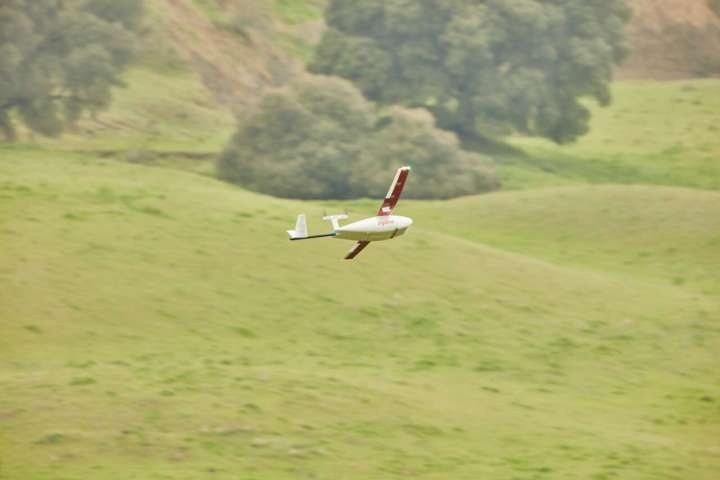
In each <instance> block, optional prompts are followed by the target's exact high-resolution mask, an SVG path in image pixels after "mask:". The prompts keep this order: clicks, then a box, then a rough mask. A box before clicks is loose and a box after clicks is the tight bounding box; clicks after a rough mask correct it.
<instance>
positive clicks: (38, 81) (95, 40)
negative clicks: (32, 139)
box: [0, 0, 143, 138]
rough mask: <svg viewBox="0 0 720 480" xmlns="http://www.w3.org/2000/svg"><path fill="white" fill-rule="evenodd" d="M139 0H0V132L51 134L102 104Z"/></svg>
mask: <svg viewBox="0 0 720 480" xmlns="http://www.w3.org/2000/svg"><path fill="white" fill-rule="evenodd" d="M142 13H143V8H142V0H123V1H122V2H116V1H111V0H3V2H2V4H0V130H2V131H3V133H4V134H5V136H6V137H7V138H12V137H13V136H14V132H15V128H14V125H13V121H14V120H15V121H21V122H22V123H24V124H25V125H26V126H27V127H28V128H29V129H31V130H33V131H35V132H38V133H40V134H43V135H57V134H59V133H60V132H61V131H62V130H63V129H64V128H65V127H66V126H67V125H68V124H71V123H73V122H74V121H76V120H77V119H78V118H79V117H80V115H81V114H82V113H83V112H85V111H98V110H101V109H103V108H105V107H107V106H108V105H109V103H110V101H111V99H112V92H111V89H112V87H115V86H119V85H121V84H122V82H121V81H120V79H119V75H120V74H121V73H122V71H123V69H124V68H125V67H126V66H127V65H128V63H129V62H130V60H131V58H132V54H133V50H134V44H135V42H134V33H135V32H136V31H137V29H138V28H139V25H140V19H141V15H142Z"/></svg>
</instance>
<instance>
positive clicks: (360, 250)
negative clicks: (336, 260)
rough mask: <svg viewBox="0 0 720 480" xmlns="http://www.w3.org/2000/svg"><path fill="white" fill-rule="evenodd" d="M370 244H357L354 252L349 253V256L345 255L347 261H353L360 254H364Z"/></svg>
mask: <svg viewBox="0 0 720 480" xmlns="http://www.w3.org/2000/svg"><path fill="white" fill-rule="evenodd" d="M369 244H370V242H363V241H360V242H357V243H356V244H355V246H353V248H352V250H350V251H349V252H348V254H347V255H345V260H352V259H353V258H355V257H356V256H357V254H358V253H360V252H362V251H363V249H364V248H365V247H367V246H368V245H369Z"/></svg>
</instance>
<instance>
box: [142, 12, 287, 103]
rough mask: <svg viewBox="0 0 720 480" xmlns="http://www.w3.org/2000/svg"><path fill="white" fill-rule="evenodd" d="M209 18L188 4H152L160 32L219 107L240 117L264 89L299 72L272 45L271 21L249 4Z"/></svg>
mask: <svg viewBox="0 0 720 480" xmlns="http://www.w3.org/2000/svg"><path fill="white" fill-rule="evenodd" d="M218 5H221V8H219V10H218V12H217V15H216V16H217V17H219V18H215V19H212V20H211V19H210V18H208V16H207V15H206V13H207V12H202V11H200V10H199V9H198V7H197V6H196V5H195V4H193V2H192V0H155V8H156V9H157V11H158V12H159V13H160V15H161V21H162V22H163V24H164V25H163V31H164V32H166V33H167V35H168V37H169V39H170V42H171V43H172V45H173V47H174V49H175V50H176V51H177V52H178V54H179V55H180V57H181V58H183V60H185V61H187V62H188V63H189V64H190V65H191V66H192V67H193V69H194V70H195V71H197V72H198V73H199V74H200V75H201V77H202V79H203V82H204V83H205V85H206V86H207V87H208V88H209V89H210V90H211V91H212V92H213V93H214V94H215V96H216V97H217V99H218V100H219V101H220V103H222V104H223V105H225V106H227V107H228V108H230V109H231V110H232V111H233V112H234V113H235V114H236V115H239V116H241V115H242V114H243V112H245V111H247V109H249V108H250V107H251V106H252V105H253V104H254V103H255V101H256V100H257V99H258V97H259V96H260V95H262V92H263V91H264V90H265V89H266V88H267V87H270V86H277V85H282V84H284V83H286V82H287V80H288V79H289V78H290V77H291V76H293V75H295V74H296V73H297V72H298V71H300V70H301V66H300V65H299V63H298V62H296V61H294V60H293V59H292V58H290V57H289V56H288V55H287V54H286V53H285V52H283V51H282V50H281V49H279V48H276V47H275V46H274V45H273V42H272V38H273V35H274V25H273V20H272V18H270V17H269V16H268V15H266V13H265V12H264V11H263V8H262V6H261V5H260V4H258V3H257V2H255V1H254V0H240V1H234V2H219V4H218Z"/></svg>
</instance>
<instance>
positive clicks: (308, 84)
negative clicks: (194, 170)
mask: <svg viewBox="0 0 720 480" xmlns="http://www.w3.org/2000/svg"><path fill="white" fill-rule="evenodd" d="M407 164H410V165H413V166H415V167H416V169H415V170H414V172H413V181H412V182H411V183H409V184H408V189H407V195H408V197H411V198H412V197H414V198H449V197H453V196H458V195H466V194H473V193H480V192H484V191H487V190H491V189H494V188H496V187H497V180H496V177H495V174H494V172H493V170H492V168H491V167H490V163H489V161H487V160H486V159H485V158H484V157H482V156H480V155H478V154H473V153H468V152H465V151H463V150H462V149H461V148H460V145H459V142H458V140H457V138H456V137H455V135H454V134H452V133H449V132H445V131H442V130H439V129H437V128H435V125H434V121H433V118H432V116H431V115H430V114H429V113H428V112H426V111H424V110H407V109H401V108H393V109H390V110H388V111H386V112H384V113H382V114H378V112H377V111H376V109H375V107H374V105H373V104H372V103H370V102H368V101H367V100H366V99H365V98H364V97H363V96H362V94H361V93H360V92H359V91H358V90H357V89H356V88H355V87H354V86H353V85H352V84H350V83H349V82H348V81H345V80H342V79H339V78H333V77H321V76H312V77H306V78H303V79H301V80H299V81H297V82H295V83H294V84H292V85H290V86H289V87H286V88H284V89H282V90H278V91H274V92H272V93H269V94H268V95H266V96H265V98H264V99H263V100H262V101H261V102H260V105H259V106H258V108H257V110H256V111H255V112H254V113H253V114H251V115H250V116H249V117H248V118H247V119H246V120H245V121H243V122H241V124H240V125H239V128H238V130H237V132H236V133H235V135H234V136H233V138H232V140H231V141H230V143H229V145H228V146H227V148H226V149H225V151H224V152H223V153H222V155H221V157H220V159H219V163H218V173H219V176H220V177H221V178H223V179H225V180H228V181H230V182H233V183H237V184H239V185H242V186H243V187H245V188H249V189H251V190H255V191H258V192H262V193H267V194H271V195H276V196H280V197H288V198H304V199H329V198H332V199H346V198H357V197H364V196H372V197H378V196H383V195H384V194H385V192H386V190H387V187H388V184H389V181H390V176H391V175H392V173H393V172H394V170H395V169H396V168H397V167H399V166H401V165H407Z"/></svg>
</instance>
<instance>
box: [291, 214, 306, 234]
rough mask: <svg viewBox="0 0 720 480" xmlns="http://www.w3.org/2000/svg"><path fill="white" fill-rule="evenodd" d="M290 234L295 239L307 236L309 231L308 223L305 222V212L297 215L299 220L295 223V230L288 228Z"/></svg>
mask: <svg viewBox="0 0 720 480" xmlns="http://www.w3.org/2000/svg"><path fill="white" fill-rule="evenodd" d="M287 233H288V235H290V239H291V240H295V239H298V238H307V236H308V232H307V224H306V223H305V214H304V213H301V214H300V215H298V217H297V222H296V223H295V230H288V231H287Z"/></svg>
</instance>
